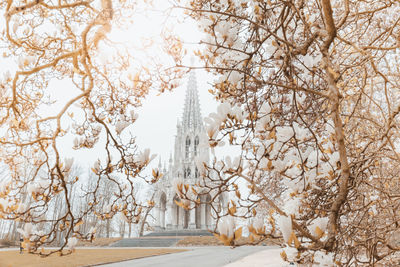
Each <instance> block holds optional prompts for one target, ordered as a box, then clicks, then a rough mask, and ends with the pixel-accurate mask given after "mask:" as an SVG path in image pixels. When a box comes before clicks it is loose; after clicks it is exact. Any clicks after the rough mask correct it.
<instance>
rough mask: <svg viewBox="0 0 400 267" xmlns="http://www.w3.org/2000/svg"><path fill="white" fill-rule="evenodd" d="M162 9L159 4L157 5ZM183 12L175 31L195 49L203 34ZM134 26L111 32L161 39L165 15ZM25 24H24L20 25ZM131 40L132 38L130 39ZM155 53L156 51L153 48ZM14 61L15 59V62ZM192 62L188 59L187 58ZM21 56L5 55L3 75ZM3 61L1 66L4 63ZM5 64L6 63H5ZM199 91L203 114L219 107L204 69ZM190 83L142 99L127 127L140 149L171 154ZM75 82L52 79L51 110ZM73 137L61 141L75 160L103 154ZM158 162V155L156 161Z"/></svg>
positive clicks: (154, 13) (83, 161)
mask: <svg viewBox="0 0 400 267" xmlns="http://www.w3.org/2000/svg"><path fill="white" fill-rule="evenodd" d="M160 3H162V5H165V6H164V7H162V8H165V7H166V3H167V1H160ZM157 7H158V8H160V6H157ZM179 12H180V11H176V12H175V16H176V17H179V19H178V20H180V21H182V23H180V24H179V23H175V24H174V25H173V26H174V28H175V32H177V33H179V35H180V37H181V38H182V40H183V41H184V42H185V43H187V44H192V45H189V46H190V47H192V48H195V45H193V44H195V43H198V42H199V40H200V37H201V33H200V32H199V31H198V30H197V26H196V25H195V23H194V22H193V21H190V20H185V21H183V20H182V19H181V17H180V16H179ZM133 19H134V23H135V24H133V26H132V27H128V28H129V31H130V32H118V29H113V30H115V32H114V33H113V32H112V33H111V34H114V35H112V38H118V37H120V38H121V40H124V41H125V39H126V38H128V39H129V37H130V36H131V37H132V38H131V39H132V40H130V41H133V42H140V38H159V36H160V31H161V29H162V27H164V26H165V16H164V15H163V14H162V13H160V12H158V11H149V12H148V13H147V14H141V15H138V16H135V17H134V18H133ZM3 23H4V21H1V23H0V24H1V25H0V29H1V28H3V27H4V24H3ZM21 27H22V26H21ZM128 41H129V40H128ZM154 52H155V53H156V52H157V51H154ZM13 60H15V62H12V61H13ZM188 61H189V60H188ZM17 62H18V59H16V58H8V59H7V62H6V59H5V58H3V60H2V63H3V64H4V63H7V66H8V67H7V68H1V71H0V74H3V73H4V72H5V71H6V70H7V69H8V70H10V71H11V73H12V75H13V72H14V71H15V70H17V69H18V67H17ZM3 64H1V65H3ZM3 66H4V65H3ZM196 76H197V83H198V86H197V88H198V92H199V98H200V105H201V113H202V116H203V118H204V116H207V115H208V114H209V113H211V112H214V111H215V110H216V106H217V103H216V101H215V100H214V99H213V97H212V96H211V94H210V93H209V92H208V90H209V89H210V88H211V87H210V85H209V84H208V83H209V82H211V81H212V80H213V78H212V77H210V76H209V74H207V73H206V72H205V71H202V70H198V71H196ZM186 86H187V79H185V80H183V81H182V83H181V86H180V87H179V88H176V89H175V90H174V91H172V92H165V93H163V94H161V95H158V92H157V91H156V88H155V89H154V91H153V92H151V93H150V95H149V96H147V97H146V99H145V100H144V101H143V106H142V107H141V108H139V110H138V114H139V118H138V120H137V121H136V123H135V124H134V125H133V126H132V127H129V128H127V130H130V131H131V132H133V134H134V135H135V136H136V137H137V139H136V140H137V144H138V145H139V148H140V149H141V150H143V149H145V148H150V150H151V152H152V153H156V154H158V155H159V156H161V157H162V160H163V161H168V159H169V155H170V153H173V147H174V136H175V134H176V123H177V120H178V118H179V119H180V118H181V117H182V112H183V105H184V97H185V91H186ZM72 87H73V85H72V84H71V83H70V81H69V80H68V79H67V80H61V81H60V80H54V81H51V82H50V85H49V88H48V89H49V90H50V92H51V94H52V95H53V96H54V99H55V100H58V101H59V102H57V103H56V104H55V105H53V106H52V107H49V108H46V110H48V111H50V112H56V111H58V108H59V107H60V106H62V103H63V102H65V100H66V99H69V98H70V97H71V93H72V92H71V88H72ZM72 140H73V139H71V138H70V137H66V138H63V141H61V142H60V143H59V145H60V146H62V147H63V150H64V153H65V154H64V156H65V157H74V158H75V159H76V162H79V163H80V164H81V165H84V166H85V165H88V164H87V163H89V164H91V163H92V162H94V161H95V160H96V159H97V158H99V157H101V155H99V151H98V150H97V151H96V149H93V150H87V149H80V150H79V151H74V150H72V149H71V146H72ZM154 163H156V164H157V163H158V158H157V159H156V160H155V162H153V164H152V165H153V166H154Z"/></svg>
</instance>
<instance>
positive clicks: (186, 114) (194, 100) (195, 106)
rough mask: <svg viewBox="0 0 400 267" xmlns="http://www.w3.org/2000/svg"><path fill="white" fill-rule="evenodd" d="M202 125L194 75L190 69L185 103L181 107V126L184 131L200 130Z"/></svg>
mask: <svg viewBox="0 0 400 267" xmlns="http://www.w3.org/2000/svg"><path fill="white" fill-rule="evenodd" d="M201 125H202V121H201V114H200V103H199V96H198V92H197V83H196V75H195V73H194V71H192V72H191V73H190V75H189V81H188V86H187V89H186V96H185V105H184V108H183V118H182V126H183V128H184V129H185V131H191V130H192V131H193V132H195V131H196V130H200V128H201Z"/></svg>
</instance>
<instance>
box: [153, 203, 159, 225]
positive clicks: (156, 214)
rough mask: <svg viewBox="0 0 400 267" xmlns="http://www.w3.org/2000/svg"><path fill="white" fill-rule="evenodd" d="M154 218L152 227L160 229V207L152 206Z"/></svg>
mask: <svg viewBox="0 0 400 267" xmlns="http://www.w3.org/2000/svg"><path fill="white" fill-rule="evenodd" d="M154 218H155V225H154V228H155V229H156V230H159V229H160V208H159V207H157V206H155V207H154Z"/></svg>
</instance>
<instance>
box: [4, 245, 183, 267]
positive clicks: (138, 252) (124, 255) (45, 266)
mask: <svg viewBox="0 0 400 267" xmlns="http://www.w3.org/2000/svg"><path fill="white" fill-rule="evenodd" d="M181 251H185V250H184V249H77V250H76V251H75V252H74V253H72V254H70V255H67V256H62V257H60V256H59V255H58V254H53V255H51V256H49V257H46V258H41V257H39V256H37V255H32V254H28V253H23V254H19V251H17V250H12V251H1V252H0V267H14V266H15V267H20V266H27V267H28V266H29V267H53V266H57V267H78V266H88V265H90V266H93V265H97V264H104V263H112V262H119V261H125V260H131V259H137V258H143V257H149V256H156V255H163V254H169V253H176V252H181Z"/></svg>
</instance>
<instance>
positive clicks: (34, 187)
mask: <svg viewBox="0 0 400 267" xmlns="http://www.w3.org/2000/svg"><path fill="white" fill-rule="evenodd" d="M49 185H50V181H49V180H47V179H39V180H38V181H33V182H30V183H29V184H28V186H27V192H28V194H29V195H32V193H42V192H43V190H44V189H46V188H47V187H48V186H49Z"/></svg>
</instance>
